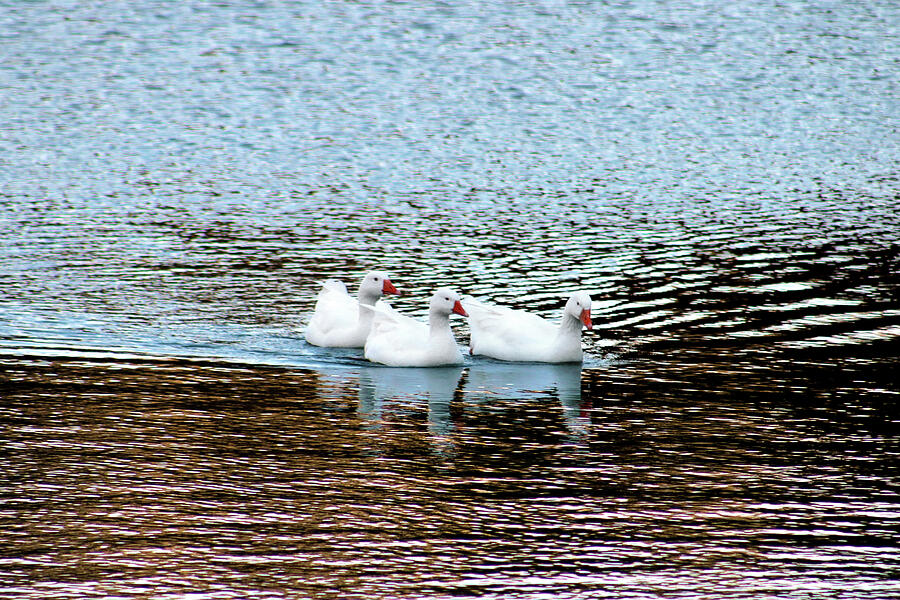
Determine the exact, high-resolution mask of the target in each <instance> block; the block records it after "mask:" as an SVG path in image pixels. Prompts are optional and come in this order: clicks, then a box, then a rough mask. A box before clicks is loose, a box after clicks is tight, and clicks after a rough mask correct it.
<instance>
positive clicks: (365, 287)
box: [359, 271, 399, 304]
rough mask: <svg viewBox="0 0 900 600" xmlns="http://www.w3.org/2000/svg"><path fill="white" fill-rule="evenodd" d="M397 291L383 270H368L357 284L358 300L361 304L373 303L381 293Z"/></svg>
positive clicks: (394, 292)
mask: <svg viewBox="0 0 900 600" xmlns="http://www.w3.org/2000/svg"><path fill="white" fill-rule="evenodd" d="M397 293H399V292H398V291H397V288H395V287H394V284H393V283H391V278H390V277H389V276H388V274H387V273H385V272H384V271H369V272H368V273H366V276H365V277H363V280H362V283H360V284H359V300H360V302H362V303H363V304H375V301H376V300H378V299H379V298H381V295H382V294H397ZM369 301H371V302H369Z"/></svg>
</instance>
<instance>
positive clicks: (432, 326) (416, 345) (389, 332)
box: [365, 288, 467, 367]
mask: <svg viewBox="0 0 900 600" xmlns="http://www.w3.org/2000/svg"><path fill="white" fill-rule="evenodd" d="M459 300H460V298H459V294H457V293H456V292H454V291H453V290H450V289H447V288H440V289H439V290H437V291H436V292H435V293H434V295H433V296H432V297H431V303H430V305H429V310H428V323H425V322H424V321H419V320H417V319H413V318H410V317H407V316H405V315H402V314H400V313H399V312H397V311H396V310H394V309H393V308H391V307H390V306H388V305H386V304H382V305H379V306H378V307H377V308H375V309H374V312H375V321H374V323H373V324H372V331H371V333H369V339H367V340H366V349H365V355H366V358H367V359H369V360H370V361H372V362H376V363H381V364H384V365H388V366H391V367H439V366H442V365H458V364H460V363H461V362H462V361H463V358H462V354H461V353H460V351H459V346H457V345H456V339H455V338H454V337H453V331H451V330H450V314H451V313H456V314H458V315H463V316H467V315H466V311H465V310H463V307H462V304H460V302H459Z"/></svg>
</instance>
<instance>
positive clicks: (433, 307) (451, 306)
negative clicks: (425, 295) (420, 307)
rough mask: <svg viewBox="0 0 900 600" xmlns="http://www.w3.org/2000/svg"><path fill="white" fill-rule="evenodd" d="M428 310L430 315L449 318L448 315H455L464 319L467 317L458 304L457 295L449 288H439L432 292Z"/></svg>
mask: <svg viewBox="0 0 900 600" xmlns="http://www.w3.org/2000/svg"><path fill="white" fill-rule="evenodd" d="M429 310H430V312H432V313H435V314H441V315H447V316H450V313H456V314H458V315H462V316H464V317H468V316H469V314H468V313H467V312H466V311H465V309H464V308H463V307H462V304H460V302H459V294H457V293H456V292H454V291H453V290H451V289H450V288H440V289H438V290H437V291H435V292H434V295H433V296H432V297H431V304H430V305H429Z"/></svg>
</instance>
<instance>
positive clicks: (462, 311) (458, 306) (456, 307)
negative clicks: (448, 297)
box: [453, 300, 469, 317]
mask: <svg viewBox="0 0 900 600" xmlns="http://www.w3.org/2000/svg"><path fill="white" fill-rule="evenodd" d="M453 312H455V313H456V314H458V315H462V316H464V317H468V316H469V313H467V312H466V309H464V308H463V307H462V304H460V303H459V300H457V301H456V304H454V305H453Z"/></svg>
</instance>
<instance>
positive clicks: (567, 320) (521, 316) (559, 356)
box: [462, 292, 591, 363]
mask: <svg viewBox="0 0 900 600" xmlns="http://www.w3.org/2000/svg"><path fill="white" fill-rule="evenodd" d="M462 303H463V306H464V307H465V309H466V311H467V312H468V313H469V329H470V338H469V339H470V341H469V352H470V353H471V354H473V355H474V354H483V355H485V356H490V357H492V358H497V359H499V360H510V361H529V362H548V363H563V362H581V360H582V351H581V327H582V325H584V326H585V327H586V328H588V329H590V328H591V297H590V296H589V295H587V294H586V293H584V292H575V293H574V294H572V297H571V298H569V301H568V302H566V307H565V309H563V315H562V320H561V321H560V323H559V325H554V324H553V323H551V322H549V321H547V320H546V319H543V318H541V317H539V316H537V315H533V314H530V313H527V312H525V311H523V310H513V309H511V308H506V307H503V306H494V305H491V304H485V303H483V302H479V301H478V300H476V299H475V298H472V297H471V296H466V297H465V298H463V300H462Z"/></svg>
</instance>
